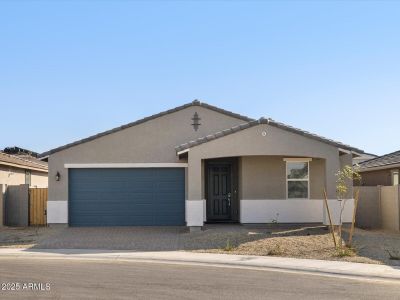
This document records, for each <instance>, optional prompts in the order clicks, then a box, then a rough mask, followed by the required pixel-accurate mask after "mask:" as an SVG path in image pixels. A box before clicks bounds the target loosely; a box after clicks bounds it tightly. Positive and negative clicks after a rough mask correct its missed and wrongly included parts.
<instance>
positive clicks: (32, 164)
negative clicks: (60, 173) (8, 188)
mask: <svg viewBox="0 0 400 300" xmlns="http://www.w3.org/2000/svg"><path fill="white" fill-rule="evenodd" d="M0 165H6V166H11V167H15V168H21V169H28V170H36V171H42V172H47V171H48V167H47V163H45V162H43V161H40V160H38V159H36V158H34V157H32V158H30V159H24V158H21V157H18V156H16V155H10V154H6V153H4V152H1V151H0Z"/></svg>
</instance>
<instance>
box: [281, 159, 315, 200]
mask: <svg viewBox="0 0 400 300" xmlns="http://www.w3.org/2000/svg"><path fill="white" fill-rule="evenodd" d="M283 160H284V161H285V162H286V164H285V174H286V175H285V178H286V200H310V161H311V160H312V159H311V158H303V159H301V158H294V159H291V158H284V159H283ZM291 162H302V163H307V169H308V178H307V179H289V178H288V163H291ZM289 181H307V198H289V184H288V182H289Z"/></svg>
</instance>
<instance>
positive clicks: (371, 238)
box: [0, 224, 400, 266]
mask: <svg viewBox="0 0 400 300" xmlns="http://www.w3.org/2000/svg"><path fill="white" fill-rule="evenodd" d="M353 245H354V252H352V251H349V252H347V253H346V255H344V256H339V255H338V252H337V251H336V250H335V249H334V246H333V242H332V237H331V235H330V233H329V231H328V230H327V228H326V227H325V226H284V225H276V226H262V225H260V226H242V225H225V224H224V225H222V224H221V225H219V224H218V225H207V226H205V227H204V230H203V231H200V232H192V233H189V232H188V229H187V228H185V227H103V228H98V227H87V228H85V227H82V228H57V227H39V228H33V227H28V228H21V229H20V228H7V227H4V228H0V247H28V248H34V249H102V250H128V251H195V252H211V253H225V254H244V255H262V256H267V255H268V256H281V257H296V258H309V259H323V260H340V261H351V262H360V263H372V264H388V265H396V266H400V260H399V259H390V255H391V256H392V258H400V252H399V251H400V233H393V232H392V233H391V232H384V231H366V230H361V229H357V230H356V233H355V236H354V244H353Z"/></svg>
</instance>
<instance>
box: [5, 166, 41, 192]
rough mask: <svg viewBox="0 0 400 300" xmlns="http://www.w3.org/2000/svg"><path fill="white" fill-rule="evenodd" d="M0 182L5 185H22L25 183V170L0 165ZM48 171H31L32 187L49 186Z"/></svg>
mask: <svg viewBox="0 0 400 300" xmlns="http://www.w3.org/2000/svg"><path fill="white" fill-rule="evenodd" d="M0 184H4V185H20V184H25V170H24V169H19V168H14V167H8V166H0ZM47 186H48V177H47V173H45V172H39V171H31V187H47Z"/></svg>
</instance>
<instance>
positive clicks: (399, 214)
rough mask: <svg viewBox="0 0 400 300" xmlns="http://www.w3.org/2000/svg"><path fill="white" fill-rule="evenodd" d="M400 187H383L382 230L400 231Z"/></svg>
mask: <svg viewBox="0 0 400 300" xmlns="http://www.w3.org/2000/svg"><path fill="white" fill-rule="evenodd" d="M399 194H400V191H399V186H382V187H381V212H382V228H383V229H388V230H394V231H399V230H400V203H399V197H400V195H399Z"/></svg>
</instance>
